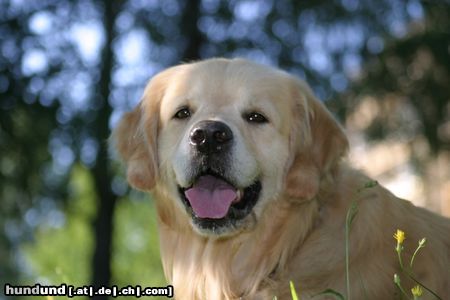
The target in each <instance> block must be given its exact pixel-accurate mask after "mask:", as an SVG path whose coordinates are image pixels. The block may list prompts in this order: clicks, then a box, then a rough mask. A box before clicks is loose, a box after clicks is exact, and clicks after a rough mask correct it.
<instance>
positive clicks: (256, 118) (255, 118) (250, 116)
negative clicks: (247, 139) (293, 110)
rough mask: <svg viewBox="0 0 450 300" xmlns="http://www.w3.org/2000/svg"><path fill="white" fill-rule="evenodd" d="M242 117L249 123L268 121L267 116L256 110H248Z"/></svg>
mask: <svg viewBox="0 0 450 300" xmlns="http://www.w3.org/2000/svg"><path fill="white" fill-rule="evenodd" d="M243 117H244V119H245V120H246V121H247V122H249V123H268V122H269V120H267V118H266V117H265V116H264V115H262V114H260V113H257V112H254V111H253V112H249V113H245V114H244V115H243Z"/></svg>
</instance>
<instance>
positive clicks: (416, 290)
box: [411, 285, 423, 299]
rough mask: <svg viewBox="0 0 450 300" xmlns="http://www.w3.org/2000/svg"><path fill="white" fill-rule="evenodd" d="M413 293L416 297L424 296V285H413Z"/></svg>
mask: <svg viewBox="0 0 450 300" xmlns="http://www.w3.org/2000/svg"><path fill="white" fill-rule="evenodd" d="M411 293H412V294H413V296H414V299H416V298H417V297H420V296H422V293H423V290H422V287H421V286H420V285H416V286H415V287H413V288H412V289H411Z"/></svg>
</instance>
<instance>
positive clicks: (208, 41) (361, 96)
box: [0, 0, 450, 299]
mask: <svg viewBox="0 0 450 300" xmlns="http://www.w3.org/2000/svg"><path fill="white" fill-rule="evenodd" d="M214 56H225V57H245V58H248V59H251V60H254V61H257V62H261V63H263V64H268V65H273V66H276V67H280V68H282V69H285V70H287V71H289V72H291V73H294V74H296V75H297V76H299V77H301V78H303V79H305V80H306V81H307V82H308V83H309V84H310V85H311V86H312V88H313V90H314V91H315V93H316V94H317V96H318V97H319V98H320V99H322V100H323V101H324V102H325V104H326V105H327V106H328V107H329V108H330V109H331V110H332V111H333V113H334V114H335V115H336V117H337V118H338V119H339V120H340V121H341V122H342V123H343V124H345V126H346V129H347V132H348V134H349V136H350V139H351V144H352V149H353V150H352V151H351V152H350V154H349V160H350V161H351V162H352V163H354V164H355V165H356V166H357V167H359V168H362V169H364V170H365V171H366V172H368V173H369V174H370V175H371V176H373V177H374V178H375V179H377V180H378V181H380V182H381V183H382V184H385V185H386V186H388V187H389V188H390V189H391V190H392V191H393V192H394V193H395V194H397V195H398V196H401V197H405V198H408V199H411V200H413V201H414V203H415V204H417V205H421V206H425V207H427V208H429V209H431V210H433V211H435V212H437V213H440V214H443V215H447V216H450V103H449V98H450V2H449V1H448V0H423V1H419V0H377V1H372V0H327V1H324V0H316V1H294V0H242V1H237V0H231V1H221V0H190V1H182V0H164V1H163V0H160V1H158V0H128V1H126V0H111V1H106V0H105V1H94V0H79V1H67V0H40V1H28V0H10V1H8V0H0V284H1V286H2V289H3V284H4V283H6V282H8V283H11V284H34V283H37V282H39V283H42V284H55V285H59V284H61V283H63V282H64V283H68V284H73V285H77V286H81V285H87V284H94V285H96V286H100V285H106V286H111V285H113V284H116V285H118V286H127V285H137V284H139V285H142V286H158V285H165V284H166V283H165V281H164V276H163V275H162V269H161V265H160V262H159V249H158V238H157V235H156V228H155V226H156V225H155V213H154V205H153V202H152V200H151V197H149V196H148V195H144V194H142V193H138V192H135V191H131V190H130V189H129V187H128V186H127V183H126V182H125V180H124V177H123V170H122V168H121V166H120V165H119V164H118V163H115V162H113V161H112V160H111V157H110V153H109V151H108V145H107V138H108V136H109V134H110V132H111V128H113V127H114V126H115V124H117V121H118V119H119V118H120V116H121V115H122V114H123V112H125V111H127V110H130V109H131V108H132V107H134V106H135V105H136V104H137V103H138V101H139V98H140V95H141V93H142V91H143V88H144V86H145V83H146V82H147V81H148V79H149V78H151V77H152V76H153V75H154V74H155V73H157V72H158V71H160V70H162V69H164V68H166V67H168V66H171V65H173V64H178V63H180V62H188V61H192V60H197V59H201V58H208V57H214ZM390 235H391V233H387V234H386V236H387V237H388V238H389V237H390ZM186 280H189V279H188V278H186ZM5 298H6V297H5V296H4V295H2V293H0V299H5ZM13 298H14V297H13ZM11 299H12V298H11Z"/></svg>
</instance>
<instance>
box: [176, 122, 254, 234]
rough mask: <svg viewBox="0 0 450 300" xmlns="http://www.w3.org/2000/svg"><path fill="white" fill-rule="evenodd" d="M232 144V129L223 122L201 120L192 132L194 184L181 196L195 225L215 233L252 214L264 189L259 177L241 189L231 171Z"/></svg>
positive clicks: (185, 189) (182, 190)
mask: <svg viewBox="0 0 450 300" xmlns="http://www.w3.org/2000/svg"><path fill="white" fill-rule="evenodd" d="M233 143H234V140H233V132H232V130H231V129H230V127H229V126H228V125H226V124H225V123H223V122H220V121H211V120H204V121H200V122H198V123H197V124H195V125H194V126H193V127H192V129H191V131H190V133H189V144H190V149H191V170H190V172H191V174H192V179H191V180H192V181H191V184H190V185H189V186H185V187H181V186H179V188H178V189H179V194H180V197H181V199H182V202H183V203H184V205H185V207H186V209H187V211H188V213H189V214H190V215H191V217H192V219H193V222H194V224H195V226H197V227H198V228H200V229H201V230H204V231H207V232H214V234H218V233H219V232H221V231H222V229H225V228H231V227H236V226H237V225H238V223H239V222H240V221H241V220H242V219H244V218H245V217H246V216H247V215H248V214H250V212H251V211H252V209H253V207H254V205H255V204H256V202H257V200H258V198H259V194H260V191H261V187H262V186H261V182H260V181H259V180H258V178H255V181H254V182H253V183H252V184H251V185H249V186H245V187H238V184H237V183H236V181H235V179H236V178H234V176H235V174H233V173H232V171H231V170H230V159H231V158H232V155H233V154H232V147H233ZM221 228H222V229H221Z"/></svg>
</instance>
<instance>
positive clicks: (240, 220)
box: [178, 172, 262, 237]
mask: <svg viewBox="0 0 450 300" xmlns="http://www.w3.org/2000/svg"><path fill="white" fill-rule="evenodd" d="M205 175H208V176H213V177H216V178H218V179H219V180H223V181H226V182H230V181H228V180H227V179H225V178H223V177H221V176H220V175H218V174H216V173H212V172H205V173H202V174H199V175H198V176H196V179H194V180H193V184H194V183H195V182H196V180H198V179H199V178H200V177H201V176H205ZM230 185H232V184H230ZM232 186H234V185H232ZM191 187H192V185H191V186H189V187H181V186H178V193H179V196H180V199H181V202H182V203H183V205H184V207H185V209H186V212H187V214H188V215H189V216H190V218H191V223H192V226H193V227H194V229H195V230H196V231H197V232H198V233H199V234H201V235H205V236H213V237H227V236H231V235H234V234H236V233H238V232H241V231H243V230H245V229H246V228H248V227H249V226H250V224H252V223H253V222H254V221H255V220H253V219H254V216H253V215H254V213H253V208H254V207H255V205H256V204H257V202H258V200H259V198H260V194H261V190H262V184H261V181H260V180H259V179H255V180H254V181H253V183H252V184H250V185H249V186H247V187H245V188H237V187H235V186H234V187H235V189H236V191H237V195H238V196H237V199H236V200H235V201H233V203H232V204H231V205H230V206H229V208H228V211H227V212H226V214H225V216H223V217H220V218H218V217H214V218H209V217H199V216H198V215H197V214H196V213H195V210H194V209H193V207H192V205H191V203H190V202H189V200H188V198H187V197H186V191H187V190H188V189H189V188H191Z"/></svg>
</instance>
